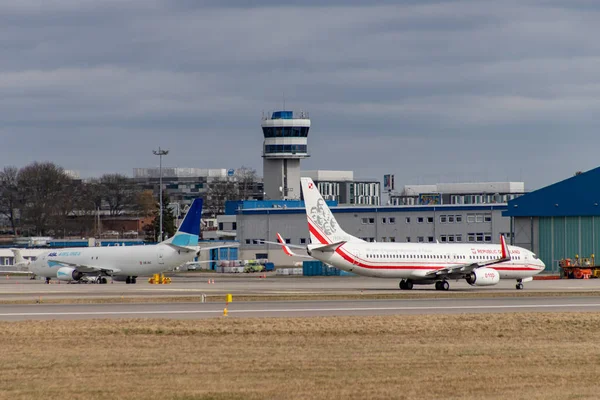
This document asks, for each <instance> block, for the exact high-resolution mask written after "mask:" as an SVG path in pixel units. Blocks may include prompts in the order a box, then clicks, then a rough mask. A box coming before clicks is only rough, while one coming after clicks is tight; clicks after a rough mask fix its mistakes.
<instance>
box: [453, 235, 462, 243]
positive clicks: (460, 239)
mask: <svg viewBox="0 0 600 400" xmlns="http://www.w3.org/2000/svg"><path fill="white" fill-rule="evenodd" d="M454 241H455V242H462V235H461V234H458V235H454Z"/></svg>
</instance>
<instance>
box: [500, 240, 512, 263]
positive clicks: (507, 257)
mask: <svg viewBox="0 0 600 400" xmlns="http://www.w3.org/2000/svg"><path fill="white" fill-rule="evenodd" d="M500 247H501V249H502V259H503V260H510V251H508V246H507V245H506V240H505V239H504V235H500Z"/></svg>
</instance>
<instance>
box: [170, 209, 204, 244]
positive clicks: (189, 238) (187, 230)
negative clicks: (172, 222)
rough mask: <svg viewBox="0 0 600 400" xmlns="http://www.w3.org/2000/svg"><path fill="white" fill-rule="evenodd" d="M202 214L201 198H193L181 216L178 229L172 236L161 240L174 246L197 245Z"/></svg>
mask: <svg viewBox="0 0 600 400" xmlns="http://www.w3.org/2000/svg"><path fill="white" fill-rule="evenodd" d="M201 216H202V199H195V200H194V202H193V203H192V205H191V206H190V209H189V210H188V212H187V214H185V217H184V218H183V221H182V222H181V225H179V229H177V232H176V233H175V235H173V237H170V238H169V239H167V240H165V241H163V243H165V244H169V243H170V244H172V245H175V246H181V247H186V246H198V239H199V238H200V218H201Z"/></svg>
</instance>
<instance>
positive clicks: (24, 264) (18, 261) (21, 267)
mask: <svg viewBox="0 0 600 400" xmlns="http://www.w3.org/2000/svg"><path fill="white" fill-rule="evenodd" d="M10 251H12V253H13V255H14V260H13V265H12V267H13V268H15V267H16V268H18V269H11V270H8V271H0V274H11V275H30V276H31V279H35V275H34V274H33V272H31V271H29V269H28V266H29V264H31V260H28V259H26V258H25V257H23V254H22V253H21V249H10Z"/></svg>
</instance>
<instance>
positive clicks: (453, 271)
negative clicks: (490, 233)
mask: <svg viewBox="0 0 600 400" xmlns="http://www.w3.org/2000/svg"><path fill="white" fill-rule="evenodd" d="M500 250H501V251H500V255H501V256H500V257H499V258H494V259H492V260H485V261H481V262H474V263H468V264H456V265H450V266H448V267H446V268H442V269H438V270H435V271H430V272H428V273H427V274H426V276H429V277H440V276H446V277H450V278H452V277H453V276H456V277H462V276H464V275H466V274H468V273H471V272H472V271H473V270H475V269H477V268H482V267H487V266H490V265H494V264H500V263H503V262H505V261H509V260H510V252H509V250H508V246H507V245H506V241H505V240H504V236H502V235H500ZM457 275H458V276H457Z"/></svg>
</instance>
